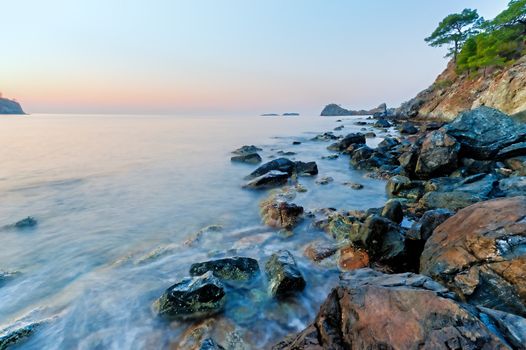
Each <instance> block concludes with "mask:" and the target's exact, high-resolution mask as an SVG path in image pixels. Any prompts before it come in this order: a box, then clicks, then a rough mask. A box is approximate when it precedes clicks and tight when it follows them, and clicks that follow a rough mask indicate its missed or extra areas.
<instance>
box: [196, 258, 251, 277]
mask: <svg viewBox="0 0 526 350" xmlns="http://www.w3.org/2000/svg"><path fill="white" fill-rule="evenodd" d="M208 271H211V272H212V273H213V275H214V276H215V277H217V278H220V279H223V280H249V279H252V278H254V277H255V276H256V275H257V274H258V272H259V264H258V262H257V260H255V259H252V258H246V257H240V256H236V257H231V258H223V259H217V260H210V261H204V262H200V263H195V264H192V266H191V267H190V275H191V276H201V275H203V274H205V273H207V272H208Z"/></svg>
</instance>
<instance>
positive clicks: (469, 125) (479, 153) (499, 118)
mask: <svg viewBox="0 0 526 350" xmlns="http://www.w3.org/2000/svg"><path fill="white" fill-rule="evenodd" d="M444 130H445V131H446V133H447V134H448V135H450V136H453V137H454V138H455V139H456V140H457V141H458V142H460V144H461V145H462V147H461V153H462V154H463V155H465V156H467V157H470V158H475V159H492V158H494V157H495V156H496V155H497V154H498V153H499V151H501V150H502V149H504V148H505V147H507V146H510V145H512V144H514V143H517V142H520V141H523V140H524V139H525V138H526V127H525V125H524V124H520V123H518V122H516V121H515V120H513V119H512V118H510V117H509V116H507V115H506V114H504V113H502V112H500V111H498V110H496V109H493V108H489V107H484V106H483V107H478V108H476V109H473V110H470V111H467V112H464V113H461V114H460V115H459V116H458V117H457V118H456V119H455V120H453V121H452V122H451V123H450V124H448V125H446V126H445V127H444ZM505 153H507V152H505ZM511 154H513V152H511Z"/></svg>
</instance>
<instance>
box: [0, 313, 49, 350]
mask: <svg viewBox="0 0 526 350" xmlns="http://www.w3.org/2000/svg"><path fill="white" fill-rule="evenodd" d="M48 322H49V321H47V320H44V321H33V322H21V323H17V324H14V325H11V326H9V327H7V328H4V329H1V330H0V349H2V350H4V349H10V348H12V347H14V346H17V345H20V344H22V343H23V342H24V341H26V340H28V338H29V337H31V336H32V335H33V334H34V333H35V332H36V331H37V330H38V329H40V328H41V327H42V326H43V325H44V324H46V323H48Z"/></svg>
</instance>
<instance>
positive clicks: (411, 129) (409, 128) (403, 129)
mask: <svg viewBox="0 0 526 350" xmlns="http://www.w3.org/2000/svg"><path fill="white" fill-rule="evenodd" d="M400 133H401V134H409V135H413V134H416V133H418V128H417V127H416V126H415V125H414V124H413V123H411V122H405V123H402V125H400Z"/></svg>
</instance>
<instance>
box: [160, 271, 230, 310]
mask: <svg viewBox="0 0 526 350" xmlns="http://www.w3.org/2000/svg"><path fill="white" fill-rule="evenodd" d="M225 296H226V294H225V289H224V287H223V284H222V283H221V282H220V281H219V279H217V278H216V277H214V275H213V274H212V272H207V273H205V274H204V275H202V276H198V277H187V278H184V279H183V280H182V281H180V282H178V283H176V284H174V285H173V286H171V287H170V288H168V289H167V290H166V291H165V292H164V293H163V295H161V297H160V298H159V299H158V300H157V301H156V302H155V303H154V310H155V311H156V312H157V314H158V315H159V316H162V317H165V318H168V319H195V318H202V317H207V316H210V315H213V314H216V313H218V312H220V311H221V310H222V309H223V307H224V305H225Z"/></svg>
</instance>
